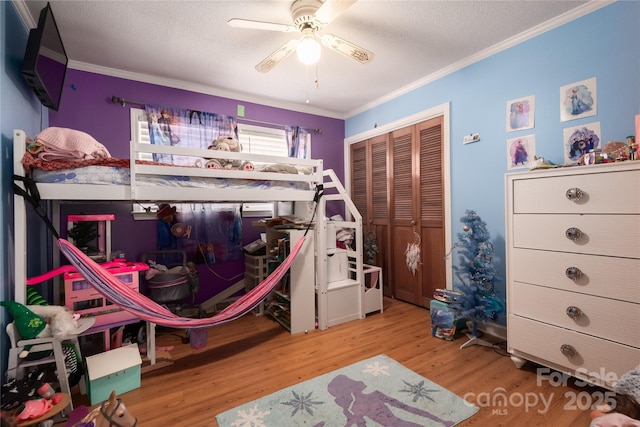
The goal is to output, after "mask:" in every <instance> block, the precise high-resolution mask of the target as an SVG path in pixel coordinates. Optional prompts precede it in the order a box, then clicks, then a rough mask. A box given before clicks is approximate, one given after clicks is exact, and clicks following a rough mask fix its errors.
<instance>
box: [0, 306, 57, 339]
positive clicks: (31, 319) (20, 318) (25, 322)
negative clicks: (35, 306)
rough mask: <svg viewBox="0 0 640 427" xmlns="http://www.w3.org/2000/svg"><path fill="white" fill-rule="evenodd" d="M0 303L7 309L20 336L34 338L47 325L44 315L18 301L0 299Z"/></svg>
mask: <svg viewBox="0 0 640 427" xmlns="http://www.w3.org/2000/svg"><path fill="white" fill-rule="evenodd" d="M0 305H1V306H3V307H7V308H8V309H9V311H10V312H11V315H12V316H13V321H14V323H15V325H16V329H18V332H19V333H20V335H21V336H22V338H26V339H32V338H36V337H37V336H38V334H40V333H41V332H42V331H43V330H44V328H45V327H46V326H47V322H45V320H44V317H42V316H39V315H37V314H35V313H34V312H33V311H31V310H29V309H28V308H27V307H26V306H24V305H22V304H20V303H19V302H15V301H0Z"/></svg>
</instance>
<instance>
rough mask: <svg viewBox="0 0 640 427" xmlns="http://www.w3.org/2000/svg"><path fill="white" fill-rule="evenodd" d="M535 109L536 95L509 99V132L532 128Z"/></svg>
mask: <svg viewBox="0 0 640 427" xmlns="http://www.w3.org/2000/svg"><path fill="white" fill-rule="evenodd" d="M535 110H536V97H535V96H533V95H531V96H526V97H524V98H518V99H513V100H511V101H507V120H506V121H507V132H513V131H516V130H522V129H532V128H533V124H534V116H535Z"/></svg>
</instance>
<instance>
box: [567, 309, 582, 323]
mask: <svg viewBox="0 0 640 427" xmlns="http://www.w3.org/2000/svg"><path fill="white" fill-rule="evenodd" d="M566 313H567V316H569V318H570V319H573V320H578V319H580V318H581V317H582V315H583V314H584V313H583V312H582V310H580V309H579V308H578V307H576V306H575V305H570V306H569V307H567V310H566Z"/></svg>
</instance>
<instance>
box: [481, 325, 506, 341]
mask: <svg viewBox="0 0 640 427" xmlns="http://www.w3.org/2000/svg"><path fill="white" fill-rule="evenodd" d="M478 330H480V331H482V332H483V333H485V334H487V335H491V336H494V337H496V338H500V339H502V340H504V341H506V340H507V327H506V326H502V325H498V324H496V323H479V324H478Z"/></svg>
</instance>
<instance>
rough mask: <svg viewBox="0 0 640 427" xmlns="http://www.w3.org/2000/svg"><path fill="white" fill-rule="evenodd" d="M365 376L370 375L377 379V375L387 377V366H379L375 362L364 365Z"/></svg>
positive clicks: (378, 363)
mask: <svg viewBox="0 0 640 427" xmlns="http://www.w3.org/2000/svg"><path fill="white" fill-rule="evenodd" d="M362 372H364V373H365V374H371V375H373V376H374V377H377V376H379V375H386V376H387V377H388V376H389V366H388V365H381V364H380V362H378V361H377V360H376V361H375V362H374V363H367V364H366V365H365V369H364V371H362Z"/></svg>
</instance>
